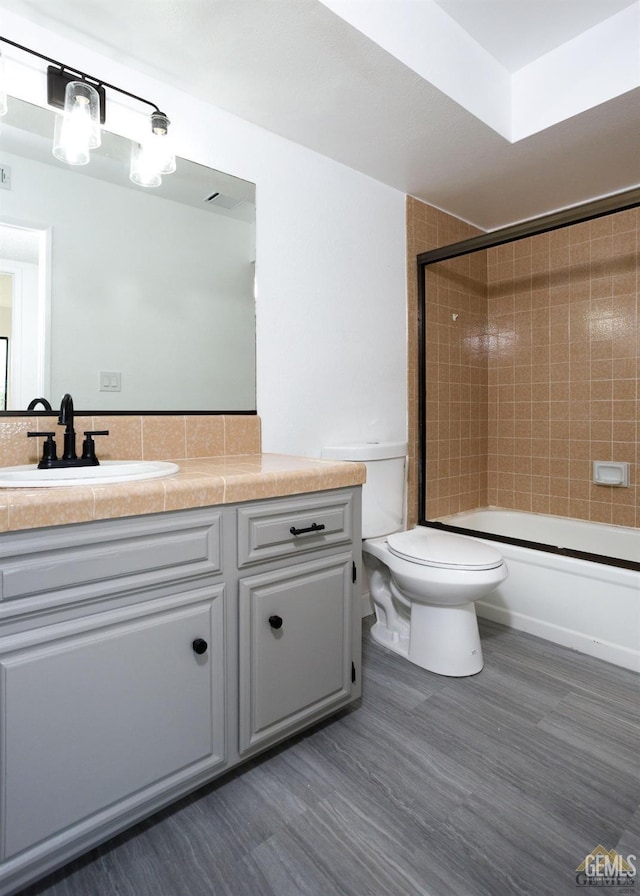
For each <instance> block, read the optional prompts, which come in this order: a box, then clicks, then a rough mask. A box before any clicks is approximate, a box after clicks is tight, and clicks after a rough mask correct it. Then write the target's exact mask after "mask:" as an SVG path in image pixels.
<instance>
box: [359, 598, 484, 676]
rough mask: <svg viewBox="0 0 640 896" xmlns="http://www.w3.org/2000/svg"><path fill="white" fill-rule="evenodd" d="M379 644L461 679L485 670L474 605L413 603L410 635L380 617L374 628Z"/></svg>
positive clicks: (420, 663) (431, 668)
mask: <svg viewBox="0 0 640 896" xmlns="http://www.w3.org/2000/svg"><path fill="white" fill-rule="evenodd" d="M371 637H372V638H373V640H374V641H376V642H377V643H378V644H381V645H382V646H383V647H386V648H387V649H388V650H393V651H394V653H399V654H400V655H401V656H403V657H405V658H406V659H408V660H409V661H410V662H412V663H415V665H416V666H420V667H421V668H422V669H426V670H427V671H428V672H435V673H436V674H437V675H448V676H450V677H454V678H461V677H463V676H466V675H476V674H477V673H478V672H480V670H481V669H482V667H483V665H484V661H483V658H482V646H481V644H480V633H479V631H478V620H477V618H476V608H475V606H474V604H472V603H470V604H464V605H463V606H461V607H433V606H429V605H427V604H420V603H417V602H413V603H412V605H411V624H410V626H409V632H408V635H405V634H404V633H399V632H397V631H390V630H389V629H388V628H387V626H386V625H385V624H384V623H383V622H381V621H380V620H378V621H377V622H375V623H374V625H373V627H372V628H371Z"/></svg>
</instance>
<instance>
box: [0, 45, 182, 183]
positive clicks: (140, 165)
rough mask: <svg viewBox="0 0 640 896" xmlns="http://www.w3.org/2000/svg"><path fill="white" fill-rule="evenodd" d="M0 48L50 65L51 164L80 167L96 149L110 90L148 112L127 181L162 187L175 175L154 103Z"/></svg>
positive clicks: (0, 89)
mask: <svg viewBox="0 0 640 896" xmlns="http://www.w3.org/2000/svg"><path fill="white" fill-rule="evenodd" d="M0 42H1V43H5V44H9V45H10V46H12V47H16V48H17V49H18V50H22V51H23V52H25V53H29V54H30V55H32V56H36V57H38V59H44V60H45V61H46V62H49V63H51V64H50V65H49V66H48V68H47V102H48V104H49V105H50V106H53V107H54V108H56V109H61V110H63V112H62V114H61V115H56V123H55V133H54V140H53V154H54V156H55V157H56V158H57V159H60V160H61V161H63V162H67V163H68V164H69V165H86V164H87V163H88V162H89V159H90V151H91V150H92V149H95V148H96V147H98V146H100V142H101V136H100V133H101V129H100V125H103V124H104V123H105V121H106V91H107V90H114V91H116V92H117V93H120V94H122V95H123V96H127V97H129V98H130V99H133V100H136V101H137V102H140V103H144V104H145V105H147V106H151V107H152V109H153V111H152V113H151V116H150V122H151V128H150V131H149V133H148V135H147V136H146V137H145V138H144V139H143V140H142V142H141V143H137V142H136V143H134V144H133V146H132V152H131V169H130V175H129V176H130V179H131V180H132V181H133V182H134V183H136V184H139V185H140V186H143V187H157V186H158V185H159V184H160V183H162V175H163V174H170V173H171V172H173V171H175V170H176V158H175V155H174V153H173V149H172V148H171V141H170V139H169V137H168V130H169V123H170V122H169V119H168V118H167V116H166V115H165V114H164V112H161V111H160V109H159V108H158V107H157V106H156V104H155V103H152V102H150V101H149V100H145V99H143V98H142V97H140V96H136V95H135V94H134V93H129V91H128V90H123V89H122V88H121V87H116V86H115V85H113V84H107V83H106V82H105V81H100V80H98V79H97V78H93V77H92V76H91V75H87V74H85V73H84V72H80V71H78V70H76V69H70V68H69V67H68V66H66V65H63V64H62V63H61V62H57V61H56V60H55V59H51V58H50V57H49V56H45V55H43V54H42V53H38V52H36V51H35V50H30V49H29V48H28V47H24V46H22V44H18V43H16V42H15V41H12V40H9V39H8V38H6V37H2V36H0ZM2 61H3V60H2V54H1V53H0V115H4V114H5V113H6V111H7V102H6V93H7V91H6V90H4V78H3V77H2V67H1V63H2ZM3 96H4V102H3Z"/></svg>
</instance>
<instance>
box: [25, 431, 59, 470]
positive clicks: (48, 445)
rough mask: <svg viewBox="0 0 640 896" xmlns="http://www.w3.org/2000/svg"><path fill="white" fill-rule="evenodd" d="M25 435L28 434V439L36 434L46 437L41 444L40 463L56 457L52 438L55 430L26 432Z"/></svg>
mask: <svg viewBox="0 0 640 896" xmlns="http://www.w3.org/2000/svg"><path fill="white" fill-rule="evenodd" d="M27 436H29V438H30V439H33V438H36V437H37V436H42V438H43V439H46V442H45V443H44V445H43V446H42V460H41V461H40V463H46V462H47V461H51V460H57V459H58V455H57V454H56V443H55V441H54V438H53V437H54V436H55V432H28V433H27Z"/></svg>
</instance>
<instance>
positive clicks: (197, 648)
mask: <svg viewBox="0 0 640 896" xmlns="http://www.w3.org/2000/svg"><path fill="white" fill-rule="evenodd" d="M191 646H192V647H193V652H194V653H197V654H198V656H201V655H202V654H203V653H206V652H207V647H208V646H209V645H208V644H207V642H206V641H205V640H204V638H196V639H195V641H194V642H193V644H192V645H191Z"/></svg>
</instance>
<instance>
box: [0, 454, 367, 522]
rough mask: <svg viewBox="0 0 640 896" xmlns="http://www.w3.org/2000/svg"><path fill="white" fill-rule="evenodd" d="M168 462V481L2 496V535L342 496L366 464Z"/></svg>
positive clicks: (275, 458) (250, 458) (266, 457)
mask: <svg viewBox="0 0 640 896" xmlns="http://www.w3.org/2000/svg"><path fill="white" fill-rule="evenodd" d="M168 459H169V460H172V461H173V462H174V463H176V464H178V466H179V468H180V470H179V472H178V473H175V474H174V475H173V476H168V477H166V478H165V479H150V480H146V481H141V482H127V483H113V484H111V485H107V484H105V485H93V486H82V485H73V486H69V487H57V488H31V489H29V488H16V489H11V488H5V489H0V532H12V531H18V530H20V529H37V528H41V527H44V526H62V525H67V524H69V523H85V522H89V521H91V520H106V519H114V518H116V517H124V516H140V515H142V514H146V513H163V512H166V511H169V510H186V509H189V508H192V507H209V506H213V505H216V504H234V503H236V502H240V501H256V500H260V499H261V498H278V497H284V496H285V495H295V494H301V493H305V492H316V491H324V490H326V489H332V488H344V487H347V486H351V485H361V484H362V483H363V482H364V481H365V476H366V467H365V465H364V464H360V463H345V462H342V461H327V460H318V459H315V458H307V457H290V456H288V455H285V454H237V455H229V456H223V457H201V458H190V459H187V460H180V459H176V458H168Z"/></svg>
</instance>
